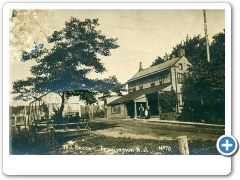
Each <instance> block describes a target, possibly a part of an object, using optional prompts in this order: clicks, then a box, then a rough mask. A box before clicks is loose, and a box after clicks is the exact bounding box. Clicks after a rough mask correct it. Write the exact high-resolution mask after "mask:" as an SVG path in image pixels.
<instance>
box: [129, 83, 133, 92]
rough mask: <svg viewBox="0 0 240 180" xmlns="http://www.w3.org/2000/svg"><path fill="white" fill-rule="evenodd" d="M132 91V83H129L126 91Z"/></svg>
mask: <svg viewBox="0 0 240 180" xmlns="http://www.w3.org/2000/svg"><path fill="white" fill-rule="evenodd" d="M132 91H133V87H132V84H129V85H128V92H132Z"/></svg>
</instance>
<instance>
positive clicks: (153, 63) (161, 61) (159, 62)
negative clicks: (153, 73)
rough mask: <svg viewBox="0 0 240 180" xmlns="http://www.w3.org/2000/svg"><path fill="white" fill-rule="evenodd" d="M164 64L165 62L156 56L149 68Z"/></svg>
mask: <svg viewBox="0 0 240 180" xmlns="http://www.w3.org/2000/svg"><path fill="white" fill-rule="evenodd" d="M164 62H165V60H164V59H162V58H161V57H160V56H158V57H157V59H155V60H154V62H152V64H151V66H150V67H152V66H156V65H158V64H161V63H164Z"/></svg>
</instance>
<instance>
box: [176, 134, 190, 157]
mask: <svg viewBox="0 0 240 180" xmlns="http://www.w3.org/2000/svg"><path fill="white" fill-rule="evenodd" d="M177 139H178V147H179V152H180V154H182V155H189V149H188V141H187V136H179V137H177Z"/></svg>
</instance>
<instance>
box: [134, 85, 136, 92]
mask: <svg viewBox="0 0 240 180" xmlns="http://www.w3.org/2000/svg"><path fill="white" fill-rule="evenodd" d="M135 91H136V84H133V92H135Z"/></svg>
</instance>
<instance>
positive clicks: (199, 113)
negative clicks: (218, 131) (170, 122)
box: [181, 32, 225, 123]
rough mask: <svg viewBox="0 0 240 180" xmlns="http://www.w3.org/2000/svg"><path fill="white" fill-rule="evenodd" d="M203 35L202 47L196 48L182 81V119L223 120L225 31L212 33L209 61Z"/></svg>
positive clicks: (216, 121) (213, 121) (200, 40)
mask: <svg viewBox="0 0 240 180" xmlns="http://www.w3.org/2000/svg"><path fill="white" fill-rule="evenodd" d="M204 41H205V40H204V38H201V39H199V42H200V43H199V44H201V46H202V49H198V48H196V49H193V50H192V55H191V56H190V57H189V56H188V55H187V56H188V57H189V61H190V62H191V63H192V66H191V68H190V69H189V72H188V74H185V76H184V81H183V88H182V90H183V92H184V93H183V101H184V106H183V111H182V114H181V115H182V119H187V120H194V121H207V122H209V123H219V122H220V123H224V118H225V32H223V33H222V32H221V33H218V34H216V35H215V36H213V42H212V43H211V44H210V57H211V60H210V62H208V61H207V58H206V50H204V48H205V43H204Z"/></svg>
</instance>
